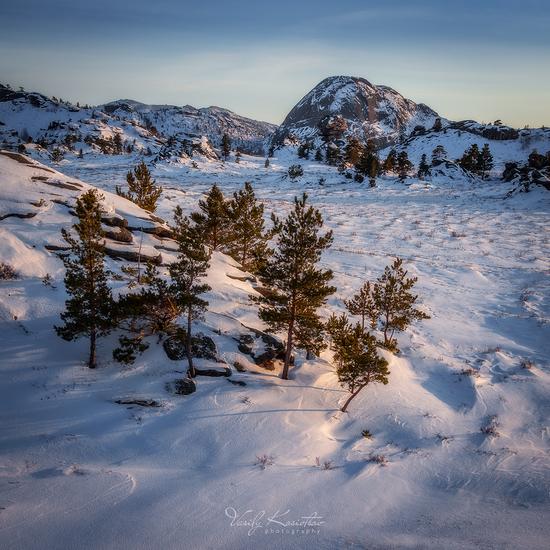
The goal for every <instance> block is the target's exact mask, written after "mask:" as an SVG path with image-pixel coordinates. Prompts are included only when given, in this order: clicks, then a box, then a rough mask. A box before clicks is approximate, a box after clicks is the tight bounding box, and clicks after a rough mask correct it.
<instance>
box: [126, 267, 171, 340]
mask: <svg viewBox="0 0 550 550" xmlns="http://www.w3.org/2000/svg"><path fill="white" fill-rule="evenodd" d="M141 283H142V284H141V285H140V289H139V292H131V293H127V294H124V295H122V296H121V297H120V298H119V299H118V302H117V307H116V310H117V318H118V320H119V325H120V326H121V328H123V329H125V330H127V331H129V332H132V333H134V334H138V335H139V336H140V337H141V338H143V337H145V336H150V335H153V334H156V335H158V337H159V339H160V338H162V336H165V335H167V334H170V333H172V332H174V329H175V321H176V319H177V318H178V317H179V315H181V309H180V308H179V307H178V305H177V304H176V302H175V300H174V297H173V296H172V294H171V291H170V287H169V284H168V282H167V281H166V280H165V279H164V278H163V277H161V276H160V273H159V270H158V267H157V266H156V265H154V264H153V263H152V262H149V263H148V264H147V268H146V270H145V274H144V275H143V276H142V277H141Z"/></svg>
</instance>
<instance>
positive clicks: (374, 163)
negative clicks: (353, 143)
mask: <svg viewBox="0 0 550 550" xmlns="http://www.w3.org/2000/svg"><path fill="white" fill-rule="evenodd" d="M356 169H357V171H358V172H359V173H360V174H363V175H365V176H368V178H369V182H370V186H371V187H375V186H376V176H377V175H378V173H379V172H380V159H379V158H378V154H377V152H376V146H375V143H374V140H372V139H369V140H368V141H367V146H366V147H365V148H364V149H363V150H362V154H361V157H360V158H359V163H358V164H357V165H356Z"/></svg>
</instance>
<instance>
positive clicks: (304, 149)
mask: <svg viewBox="0 0 550 550" xmlns="http://www.w3.org/2000/svg"><path fill="white" fill-rule="evenodd" d="M310 147H311V145H310V144H309V143H308V142H307V141H305V142H302V143H300V145H299V146H298V150H297V153H298V157H299V158H301V159H309V150H310Z"/></svg>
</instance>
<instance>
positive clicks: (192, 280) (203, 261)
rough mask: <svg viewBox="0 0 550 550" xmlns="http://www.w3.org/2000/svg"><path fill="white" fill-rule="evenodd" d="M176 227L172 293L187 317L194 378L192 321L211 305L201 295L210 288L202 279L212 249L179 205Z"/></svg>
mask: <svg viewBox="0 0 550 550" xmlns="http://www.w3.org/2000/svg"><path fill="white" fill-rule="evenodd" d="M173 229H174V235H175V240H176V241H177V243H178V257H177V259H176V261H174V262H173V263H171V264H170V267H169V271H170V277H171V281H172V282H171V285H170V293H171V295H172V296H173V298H174V302H175V303H176V305H177V307H179V308H180V309H181V311H183V312H184V314H185V316H186V318H187V327H186V330H185V337H186V340H185V350H186V354H187V362H188V365H189V370H188V375H189V377H191V378H194V377H195V374H196V373H195V367H194V365H193V355H192V328H193V321H194V320H195V319H200V318H201V316H202V314H203V312H204V311H205V310H206V308H207V306H208V302H207V301H206V300H205V299H204V298H201V295H202V294H204V293H205V292H208V291H209V290H210V286H209V285H207V284H206V283H203V282H202V279H203V278H204V277H205V276H206V273H207V270H208V268H209V267H210V265H209V260H210V252H209V251H208V248H207V247H206V243H205V240H204V233H203V232H202V230H201V229H200V228H199V227H197V226H196V225H194V224H193V223H192V222H191V220H190V219H189V218H187V217H186V216H184V215H183V211H182V209H181V208H180V207H179V206H178V207H177V208H176V210H175V213H174V228H173Z"/></svg>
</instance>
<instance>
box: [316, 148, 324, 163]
mask: <svg viewBox="0 0 550 550" xmlns="http://www.w3.org/2000/svg"><path fill="white" fill-rule="evenodd" d="M315 161H316V162H323V153H322V152H321V148H320V147H317V150H316V151H315Z"/></svg>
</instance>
